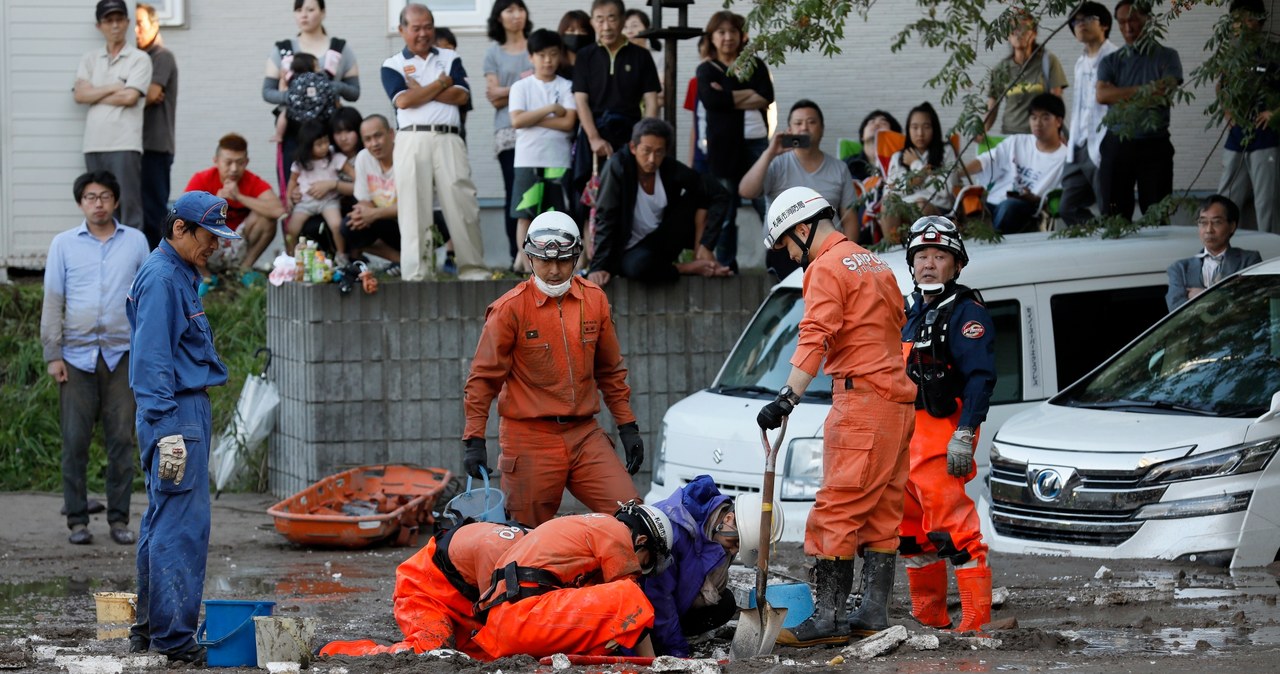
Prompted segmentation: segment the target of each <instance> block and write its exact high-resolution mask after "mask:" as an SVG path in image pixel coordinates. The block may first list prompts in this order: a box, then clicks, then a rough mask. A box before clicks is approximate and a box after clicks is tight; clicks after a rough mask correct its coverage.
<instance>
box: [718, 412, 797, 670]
mask: <svg viewBox="0 0 1280 674" xmlns="http://www.w3.org/2000/svg"><path fill="white" fill-rule="evenodd" d="M786 435H787V418H786V417H783V418H782V428H781V429H779V430H778V439H777V440H776V441H774V442H773V444H772V445H770V444H769V434H768V433H766V432H765V430H764V429H760V440H761V441H762V442H763V443H764V466H765V467H764V487H763V490H762V491H761V492H760V557H759V559H758V560H757V561H756V608H755V610H754V611H753V610H751V609H743V610H742V611H741V612H740V613H739V615H738V629H737V630H736V631H735V632H734V633H733V644H732V645H731V646H730V647H729V659H730V660H743V659H746V658H754V657H756V656H757V655H768V654H769V653H771V652H772V651H773V644H774V642H776V641H777V640H778V633H779V632H781V631H782V621H783V620H784V619H785V618H786V617H787V609H785V608H773V607H772V606H769V599H768V597H766V596H765V589H766V588H767V587H768V579H769V544H770V539H772V538H773V536H772V535H771V532H772V531H773V467H774V464H775V463H776V462H777V460H778V450H779V449H780V448H781V447H782V439H783V438H784V437H786ZM743 514H744V515H745V513H743Z"/></svg>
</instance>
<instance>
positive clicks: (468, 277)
mask: <svg viewBox="0 0 1280 674" xmlns="http://www.w3.org/2000/svg"><path fill="white" fill-rule="evenodd" d="M491 278H493V275H492V274H490V273H489V270H488V269H484V268H478V269H468V270H466V271H464V272H462V273H460V274H458V280H459V281H488V280H489V279H491Z"/></svg>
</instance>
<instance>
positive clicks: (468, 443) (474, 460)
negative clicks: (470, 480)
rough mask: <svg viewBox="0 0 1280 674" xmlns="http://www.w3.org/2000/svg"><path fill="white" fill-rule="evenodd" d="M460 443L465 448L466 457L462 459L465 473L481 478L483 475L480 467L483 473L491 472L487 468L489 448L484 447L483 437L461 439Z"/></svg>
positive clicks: (491, 472)
mask: <svg viewBox="0 0 1280 674" xmlns="http://www.w3.org/2000/svg"><path fill="white" fill-rule="evenodd" d="M462 445H463V446H464V447H466V448H467V454H466V458H464V459H463V460H462V465H463V466H464V467H465V468H466V471H467V475H470V476H471V477H474V478H477V479H481V478H483V477H484V476H483V475H481V474H480V469H481V468H483V469H484V472H485V473H488V474H493V471H492V470H490V469H489V464H488V461H489V450H488V449H486V448H485V445H484V438H467V439H466V440H463V441H462Z"/></svg>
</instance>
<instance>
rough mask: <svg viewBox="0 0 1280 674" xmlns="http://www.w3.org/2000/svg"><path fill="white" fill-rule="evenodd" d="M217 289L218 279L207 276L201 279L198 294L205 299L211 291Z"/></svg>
mask: <svg viewBox="0 0 1280 674" xmlns="http://www.w3.org/2000/svg"><path fill="white" fill-rule="evenodd" d="M217 287H218V277H217V276H206V277H204V278H202V279H200V288H199V289H198V290H197V291H196V292H198V293H199V294H200V296H201V297H204V296H205V295H208V294H209V291H210V290H213V289H214V288H217Z"/></svg>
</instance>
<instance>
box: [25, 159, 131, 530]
mask: <svg viewBox="0 0 1280 674" xmlns="http://www.w3.org/2000/svg"><path fill="white" fill-rule="evenodd" d="M119 192H120V185H119V183H117V182H116V179H115V176H113V175H111V173H109V172H107V171H95V172H90V173H86V174H84V175H82V176H80V177H79V178H76V182H75V186H74V188H73V193H74V195H75V198H76V203H77V204H79V205H80V210H81V211H82V212H84V222H82V223H80V225H79V226H78V227H76V228H74V229H70V230H67V231H65V232H63V233H61V234H59V235H58V236H56V237H54V238H53V243H52V244H51V245H50V246H49V257H48V259H47V260H46V262H45V268H44V307H43V310H42V312H41V316H40V343H41V346H42V347H43V349H44V359H45V362H47V363H48V364H49V367H48V370H49V376H50V377H53V380H54V381H55V382H57V384H58V398H59V400H60V405H61V414H60V416H59V422H60V425H61V427H62V500H63V510H64V514H66V516H67V528H68V529H70V530H71V538H70V541H71V542H72V543H74V544H76V545H86V544H88V543H92V542H93V534H92V533H90V531H89V501H88V494H87V486H86V476H87V473H88V468H89V442H90V441H91V440H92V439H93V427H94V426H95V425H96V423H97V419H98V418H99V417H101V419H102V430H103V435H104V436H105V438H106V450H107V471H106V473H107V522H108V523H109V524H110V526H111V540H113V541H115V542H116V543H119V544H120V545H132V544H133V543H134V542H136V540H137V538H136V537H135V536H134V534H133V532H132V531H130V530H129V497H130V494H131V493H132V491H133V474H134V466H135V465H136V461H137V459H136V458H135V457H136V456H137V455H136V454H135V453H134V451H133V447H134V445H133V423H134V412H135V408H134V402H133V393H131V392H130V390H129V321H128V318H127V317H126V316H125V310H124V305H125V295H126V294H127V293H128V290H129V284H130V283H131V282H132V281H133V275H134V274H135V273H137V271H138V268H139V267H141V266H142V263H143V261H145V260H146V259H147V252H148V248H147V237H146V236H145V235H143V233H142V232H141V231H139V230H137V229H134V228H132V227H126V226H124V225H122V224H120V223H119V222H117V221H116V220H115V218H114V217H112V212H113V211H114V210H115V208H116V201H117V195H118V194H119ZM100 507H101V506H100V505H99V508H100Z"/></svg>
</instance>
